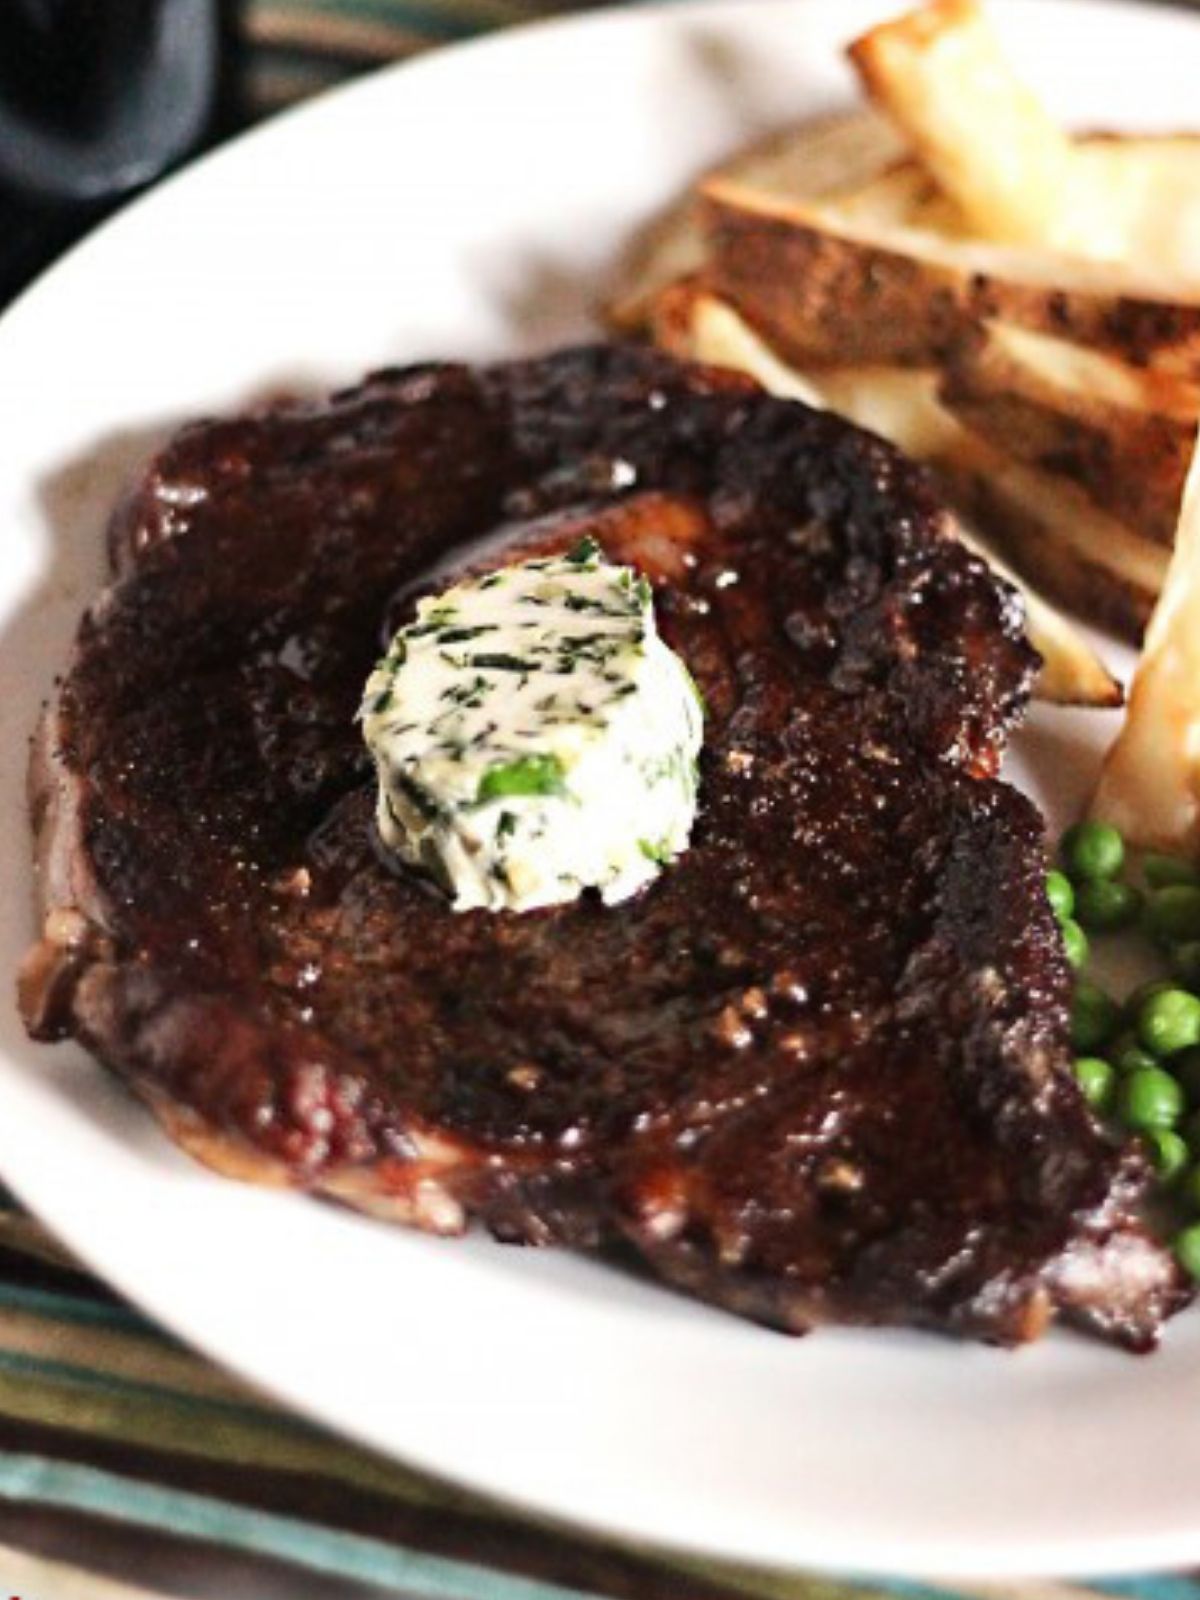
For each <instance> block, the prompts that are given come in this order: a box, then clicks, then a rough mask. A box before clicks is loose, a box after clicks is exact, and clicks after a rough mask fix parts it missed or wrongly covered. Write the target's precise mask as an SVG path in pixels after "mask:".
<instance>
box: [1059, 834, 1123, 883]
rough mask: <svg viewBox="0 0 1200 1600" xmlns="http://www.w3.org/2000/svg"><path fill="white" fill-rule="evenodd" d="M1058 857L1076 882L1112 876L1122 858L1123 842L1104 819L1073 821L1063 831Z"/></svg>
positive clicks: (1115, 873) (1120, 863)
mask: <svg viewBox="0 0 1200 1600" xmlns="http://www.w3.org/2000/svg"><path fill="white" fill-rule="evenodd" d="M1062 859H1063V865H1064V866H1065V867H1066V869H1067V875H1068V877H1070V878H1072V879H1074V881H1075V882H1076V883H1088V882H1092V881H1094V880H1095V879H1097V878H1115V877H1116V875H1117V873H1118V872H1120V870H1121V867H1122V865H1123V864H1124V861H1125V841H1124V840H1123V839H1122V838H1121V835H1120V834H1119V833H1118V832H1117V830H1116V829H1115V828H1114V827H1112V826H1111V824H1109V823H1107V822H1077V823H1076V824H1075V826H1074V827H1073V828H1068V829H1067V831H1066V833H1064V834H1063V839H1062Z"/></svg>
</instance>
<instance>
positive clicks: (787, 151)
mask: <svg viewBox="0 0 1200 1600" xmlns="http://www.w3.org/2000/svg"><path fill="white" fill-rule="evenodd" d="M904 155H905V146H904V145H903V143H902V141H901V140H900V138H899V136H898V135H897V134H896V133H894V132H893V131H892V128H891V127H890V125H889V124H888V123H887V122H886V121H885V120H884V118H883V117H881V116H879V115H878V114H877V113H875V112H873V111H853V112H848V113H846V114H844V115H841V116H831V117H821V118H816V119H813V120H810V121H807V122H803V123H800V124H798V125H797V126H795V127H791V128H786V129H784V130H783V131H782V132H780V133H776V134H772V135H771V136H770V137H769V138H767V139H763V140H759V141H758V142H756V143H755V144H752V145H750V146H748V147H747V148H746V149H743V150H739V151H737V152H735V154H734V155H732V156H731V157H730V158H729V159H728V160H727V161H724V162H722V163H721V164H720V165H719V166H718V167H715V168H713V169H712V171H711V172H710V173H709V174H708V176H710V177H717V176H726V177H730V178H733V179H735V180H736V181H738V182H739V183H745V184H747V185H748V186H749V187H750V188H752V189H754V190H756V191H757V192H760V193H763V194H775V195H783V196H788V197H790V198H792V199H797V200H804V199H814V198H819V197H821V196H822V195H826V194H834V193H838V192H840V191H842V190H854V189H857V188H859V187H862V186H864V185H865V184H867V183H868V182H869V181H870V180H871V179H872V178H875V177H877V176H878V175H879V174H880V173H883V172H886V171H887V170H888V168H889V167H890V166H892V165H894V164H895V163H897V162H899V161H901V160H902V159H903V157H904ZM703 259H704V240H703V236H702V234H701V231H700V227H699V222H698V218H697V215H696V203H695V189H694V187H689V189H688V192H687V193H686V194H685V195H683V196H682V197H681V198H680V199H678V200H677V201H676V202H675V203H674V204H673V205H672V206H670V207H668V209H667V210H666V211H665V212H663V213H662V215H661V216H658V217H656V218H654V219H653V220H652V221H651V222H650V223H649V224H648V225H647V226H646V227H645V228H644V229H643V230H642V231H641V233H640V234H638V235H637V236H636V237H635V238H634V240H633V241H632V243H631V244H630V246H629V249H628V250H627V251H626V253H625V258H624V260H623V261H622V262H621V264H620V266H619V267H618V269H617V274H616V277H617V283H618V287H617V290H616V293H615V294H614V295H613V296H612V298H611V299H610V301H609V303H608V305H607V306H606V308H605V315H606V317H607V319H608V321H609V322H610V323H611V324H612V325H613V326H614V327H615V328H617V329H618V330H619V331H622V332H625V333H636V332H638V331H640V330H641V329H643V328H644V327H645V326H646V324H647V321H648V319H649V316H650V314H651V312H652V309H653V307H654V303H655V301H656V299H657V297H658V295H659V294H660V293H661V292H662V291H663V290H664V289H665V288H666V287H667V286H668V285H669V284H671V283H674V282H676V281H677V280H678V279H680V278H683V277H686V276H687V275H688V274H690V273H693V272H695V271H697V270H698V269H699V267H700V266H701V265H702V263H703Z"/></svg>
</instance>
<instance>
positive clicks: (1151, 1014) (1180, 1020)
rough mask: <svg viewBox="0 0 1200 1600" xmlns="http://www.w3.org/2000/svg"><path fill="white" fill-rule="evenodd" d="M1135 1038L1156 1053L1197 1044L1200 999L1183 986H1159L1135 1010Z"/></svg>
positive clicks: (1162, 1054) (1198, 1040) (1177, 1049)
mask: <svg viewBox="0 0 1200 1600" xmlns="http://www.w3.org/2000/svg"><path fill="white" fill-rule="evenodd" d="M1137 1031H1138V1038H1139V1039H1140V1040H1141V1042H1142V1043H1143V1044H1144V1045H1145V1047H1146V1049H1147V1050H1149V1052H1150V1054H1151V1055H1155V1056H1173V1055H1174V1054H1175V1053H1176V1052H1177V1051H1179V1050H1187V1049H1188V1048H1189V1047H1190V1046H1191V1045H1194V1044H1200V1000H1198V999H1197V998H1196V996H1195V995H1194V994H1188V992H1187V990H1186V989H1162V990H1160V991H1159V993H1158V994H1152V995H1151V996H1150V998H1149V999H1148V1000H1147V1001H1146V1002H1145V1004H1144V1005H1143V1006H1142V1009H1141V1010H1140V1011H1139V1012H1138V1018H1137Z"/></svg>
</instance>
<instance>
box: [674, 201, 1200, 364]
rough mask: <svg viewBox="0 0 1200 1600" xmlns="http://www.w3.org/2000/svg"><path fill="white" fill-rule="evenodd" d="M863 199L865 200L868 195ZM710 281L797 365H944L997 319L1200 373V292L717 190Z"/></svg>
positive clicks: (1101, 267)
mask: <svg viewBox="0 0 1200 1600" xmlns="http://www.w3.org/2000/svg"><path fill="white" fill-rule="evenodd" d="M859 198H860V199H861V196H860V197H859ZM700 216H701V222H702V225H703V228H704V231H705V234H706V237H707V242H708V255H707V260H706V265H705V268H704V276H705V280H706V282H707V283H708V284H709V286H710V287H711V288H712V290H713V292H714V293H716V294H717V295H719V296H720V297H721V298H722V299H726V300H729V301H731V302H732V303H733V304H734V305H735V306H737V307H738V308H739V310H740V311H741V312H742V313H743V314H744V315H745V316H746V317H747V318H748V319H749V320H750V321H751V322H752V323H753V324H754V325H755V326H756V327H757V328H759V329H760V331H761V332H762V333H763V334H764V335H765V336H766V338H767V339H768V341H769V342H770V343H771V345H772V346H774V347H775V348H776V349H777V350H778V351H779V353H780V354H781V355H782V356H784V357H785V359H787V360H788V361H789V362H791V363H793V364H796V365H799V366H801V367H802V368H807V367H811V366H814V365H815V366H834V365H837V366H843V365H853V366H858V365H880V364H887V365H899V366H918V367H928V366H938V365H940V364H941V363H942V362H944V361H945V360H946V359H947V357H948V356H949V354H950V352H951V351H952V350H953V349H954V347H955V346H956V345H958V344H959V343H960V342H961V341H962V340H963V339H965V338H969V337H970V336H971V334H972V332H973V330H974V329H975V328H976V327H977V326H978V324H979V323H980V322H982V321H985V320H989V319H991V320H997V321H1003V322H1009V323H1012V324H1015V325H1016V326H1019V327H1024V328H1028V329H1030V330H1031V331H1033V332H1037V333H1045V334H1050V335H1054V336H1056V337H1058V338H1061V339H1064V340H1066V341H1068V342H1069V343H1072V344H1081V345H1084V346H1087V347H1089V348H1091V349H1094V350H1097V351H1100V352H1102V353H1105V354H1107V355H1110V356H1112V357H1115V358H1117V359H1119V360H1123V361H1128V362H1131V363H1133V364H1134V365H1137V366H1152V367H1155V368H1157V369H1159V370H1161V371H1165V372H1173V373H1176V374H1180V375H1183V376H1197V375H1200V285H1198V286H1197V287H1196V288H1195V289H1194V290H1190V289H1188V288H1187V287H1186V286H1184V285H1182V284H1180V283H1179V282H1177V281H1170V280H1167V279H1165V278H1150V277H1149V276H1147V275H1143V274H1134V273H1129V272H1126V271H1124V270H1123V269H1118V268H1117V267H1114V266H1111V265H1108V264H1101V263H1096V262H1089V261H1079V260H1066V259H1065V258H1062V257H1057V256H1054V255H1051V254H1049V253H1047V252H1044V251H1036V250H1017V249H1013V248H1009V247H1002V246H996V245H988V244H979V243H976V242H973V241H970V240H955V239H949V238H947V237H945V236H943V235H940V234H936V233H933V232H930V231H928V230H925V229H916V228H909V227H896V226H891V225H889V224H888V223H886V222H884V223H879V222H875V221H872V220H869V219H867V218H866V217H864V216H863V215H862V213H861V210H857V211H852V213H851V215H850V216H849V217H847V216H846V215H843V212H842V209H841V207H840V206H839V205H838V204H837V203H836V202H832V201H831V202H824V203H823V202H802V201H794V200H781V199H778V198H776V197H772V196H768V195H763V194H761V193H759V192H758V191H756V190H753V189H748V188H747V187H746V186H744V185H743V184H741V183H735V182H733V181H731V180H729V179H726V178H718V179H712V180H710V181H709V182H707V183H706V184H705V185H704V189H703V192H702V198H701V212H700Z"/></svg>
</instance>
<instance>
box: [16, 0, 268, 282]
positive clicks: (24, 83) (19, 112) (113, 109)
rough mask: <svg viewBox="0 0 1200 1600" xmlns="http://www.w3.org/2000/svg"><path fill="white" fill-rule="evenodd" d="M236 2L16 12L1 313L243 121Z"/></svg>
mask: <svg viewBox="0 0 1200 1600" xmlns="http://www.w3.org/2000/svg"><path fill="white" fill-rule="evenodd" d="M234 10H235V5H234V3H233V0H3V3H2V4H0V303H3V302H4V301H5V300H7V299H8V298H9V297H10V296H11V295H12V294H14V293H15V292H16V290H17V289H18V288H19V287H20V286H21V285H22V284H23V283H24V282H25V281H26V280H27V279H28V278H29V277H31V276H32V275H33V273H34V272H36V271H37V270H38V269H39V267H41V266H42V265H44V264H45V263H46V262H47V261H49V260H50V259H51V257H52V256H53V255H55V254H56V253H57V252H58V251H59V250H61V249H62V248H64V247H65V246H66V245H67V244H68V243H69V242H70V241H71V240H72V239H73V238H74V237H76V236H77V235H78V234H80V233H82V232H83V231H84V230H85V229H86V228H87V227H88V226H89V225H91V224H92V223H93V222H95V221H97V220H98V219H99V218H100V217H101V216H103V215H105V214H106V213H107V212H108V211H110V210H111V209H112V208H113V207H114V205H116V204H117V203H118V202H119V201H120V200H122V199H124V198H125V197H126V196H128V195H130V194H132V193H134V192H135V191H136V190H138V189H140V188H142V187H144V186H145V185H146V184H147V183H149V182H151V181H152V180H153V179H154V178H157V177H159V176H160V175H161V174H162V173H163V172H165V171H166V170H167V169H168V168H170V167H171V166H173V165H175V164H176V163H177V162H179V161H180V160H182V159H183V158H184V157H185V156H187V155H189V154H191V153H192V152H193V151H194V150H197V149H199V148H200V147H202V146H203V145H204V144H207V143H209V142H211V141H212V140H213V139H214V138H215V137H217V136H218V135H219V134H220V133H223V132H225V131H227V130H228V129H229V128H230V127H231V126H233V125H234V124H235V122H236V120H237V109H238V108H237V74H236V60H235V49H236V31H235V27H234V21H235V18H234V15H233V13H234Z"/></svg>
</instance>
